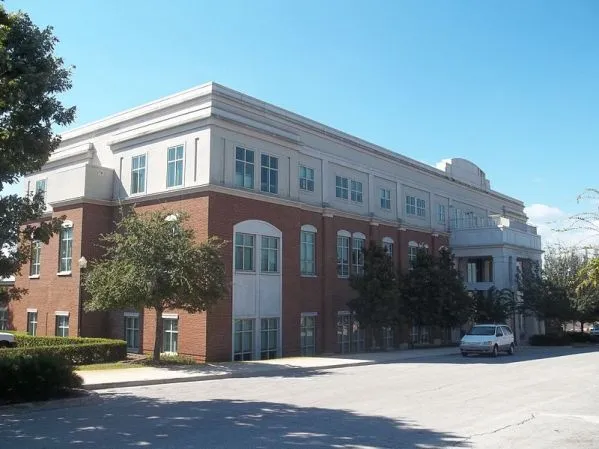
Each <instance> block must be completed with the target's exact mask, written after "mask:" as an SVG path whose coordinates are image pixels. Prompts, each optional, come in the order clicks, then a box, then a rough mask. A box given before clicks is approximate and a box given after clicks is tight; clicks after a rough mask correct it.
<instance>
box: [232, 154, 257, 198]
mask: <svg viewBox="0 0 599 449" xmlns="http://www.w3.org/2000/svg"><path fill="white" fill-rule="evenodd" d="M235 185H236V186H237V187H243V188H245V189H253V188H254V152H253V151H252V150H246V149H245V148H241V147H237V148H236V149H235Z"/></svg>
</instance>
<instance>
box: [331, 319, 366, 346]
mask: <svg viewBox="0 0 599 449" xmlns="http://www.w3.org/2000/svg"><path fill="white" fill-rule="evenodd" d="M337 344H338V345H339V352H341V353H342V354H343V353H346V352H362V351H364V349H365V347H366V345H365V332H364V330H363V329H360V323H358V321H357V320H356V319H355V318H354V317H352V315H350V314H349V313H344V312H341V313H339V314H337Z"/></svg>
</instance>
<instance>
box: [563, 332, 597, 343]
mask: <svg viewBox="0 0 599 449" xmlns="http://www.w3.org/2000/svg"><path fill="white" fill-rule="evenodd" d="M566 335H568V337H569V338H570V340H572V342H574V343H599V336H597V335H591V334H588V333H586V332H568V333H567V334H566Z"/></svg>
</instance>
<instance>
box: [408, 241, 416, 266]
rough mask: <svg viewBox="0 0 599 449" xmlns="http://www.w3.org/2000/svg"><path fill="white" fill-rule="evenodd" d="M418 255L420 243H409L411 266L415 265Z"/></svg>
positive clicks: (409, 262) (409, 261)
mask: <svg viewBox="0 0 599 449" xmlns="http://www.w3.org/2000/svg"><path fill="white" fill-rule="evenodd" d="M417 257H418V245H409V246H408V264H409V266H410V268H412V267H414V264H415V263H416V258H417Z"/></svg>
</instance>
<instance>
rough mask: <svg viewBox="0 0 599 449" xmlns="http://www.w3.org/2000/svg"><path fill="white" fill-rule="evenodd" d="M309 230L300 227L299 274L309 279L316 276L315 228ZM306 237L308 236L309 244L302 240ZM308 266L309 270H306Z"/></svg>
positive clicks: (305, 227)
mask: <svg viewBox="0 0 599 449" xmlns="http://www.w3.org/2000/svg"><path fill="white" fill-rule="evenodd" d="M311 228H312V226H310V229H308V227H307V226H302V228H301V229H300V274H301V276H309V277H312V276H316V228H314V229H311ZM307 236H310V238H311V239H312V241H311V242H310V241H307V240H306V239H305V238H304V237H307ZM308 255H310V256H311V257H307V256H308ZM310 266H311V269H310V268H308V267H310Z"/></svg>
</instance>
